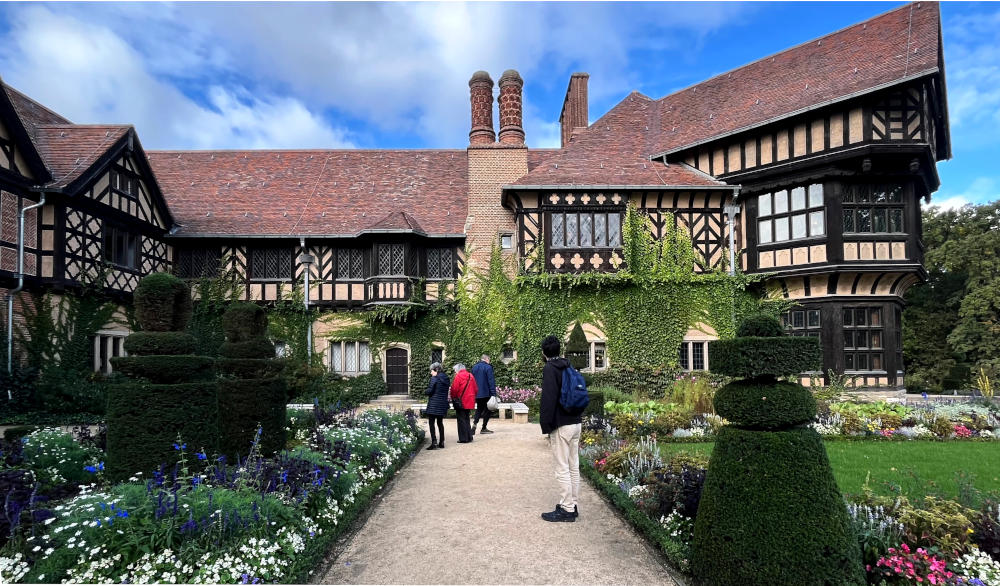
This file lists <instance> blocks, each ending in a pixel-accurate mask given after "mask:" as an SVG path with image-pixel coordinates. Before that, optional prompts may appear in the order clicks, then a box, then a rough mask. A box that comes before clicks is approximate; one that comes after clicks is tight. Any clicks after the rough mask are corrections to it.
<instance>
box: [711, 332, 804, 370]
mask: <svg viewBox="0 0 1000 586" xmlns="http://www.w3.org/2000/svg"><path fill="white" fill-rule="evenodd" d="M708 344H709V350H708V352H709V355H710V356H711V357H712V365H711V367H712V372H714V373H718V374H724V375H727V376H731V377H740V378H757V377H762V376H764V377H779V376H787V375H795V374H799V373H801V372H806V371H808V370H818V369H819V368H820V365H821V363H822V357H823V354H822V352H821V350H820V347H819V340H818V339H816V338H809V337H805V338H799V337H791V336H786V337H781V338H754V337H747V338H735V339H732V340H714V341H712V342H709V343H708Z"/></svg>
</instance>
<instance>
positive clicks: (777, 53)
mask: <svg viewBox="0 0 1000 586" xmlns="http://www.w3.org/2000/svg"><path fill="white" fill-rule="evenodd" d="M923 3H924V2H922V1H919V0H918V1H916V2H908V3H906V4H903V5H902V6H897V7H896V8H893V9H891V10H886V11H885V12H882V13H880V14H876V15H875V16H872V17H870V18H867V19H865V20H862V21H860V22H855V23H851V24H849V25H847V26H843V27H841V28H839V29H837V30H835V31H833V32H829V33H826V34H825V35H822V36H819V37H814V38H812V39H809V40H806V41H803V42H801V43H799V44H798V45H793V46H791V47H788V48H786V49H782V50H780V51H776V52H774V53H771V54H769V55H765V56H763V57H761V58H759V59H755V60H753V61H750V62H749V63H744V64H743V65H738V66H736V67H733V68H732V69H728V70H726V71H723V72H722V73H719V74H718V75H713V76H712V77H709V78H707V79H703V80H701V81H698V82H695V83H693V84H691V85H689V86H686V87H683V88H681V89H679V90H675V91H673V92H670V93H669V94H664V95H663V96H661V97H659V98H657V99H656V100H655V101H656V102H663V101H664V100H666V99H667V98H669V97H671V96H676V95H677V94H680V93H682V92H685V91H687V90H690V89H692V88H695V87H698V86H700V85H702V84H706V83H708V82H710V81H712V80H714V79H719V78H721V77H723V76H726V75H730V74H732V73H734V72H736V71H740V70H741V69H746V68H747V67H750V66H751V65H755V64H757V63H761V62H763V61H766V60H768V59H774V58H775V57H777V56H778V55H782V54H784V53H788V52H789V51H794V50H796V49H799V48H801V47H805V46H806V45H810V44H812V43H815V42H816V41H822V40H824V39H826V38H828V37H832V36H833V35H837V34H840V33H843V32H845V31H847V30H850V29H852V28H854V27H856V26H861V25H867V24H868V23H869V22H871V21H873V20H876V19H879V18H882V17H883V16H887V15H889V14H892V13H893V12H896V11H900V10H903V9H906V8H909V9H910V10H911V11H912V9H913V7H914V6H917V5H919V4H923ZM934 4H936V2H934ZM911 18H912V17H911Z"/></svg>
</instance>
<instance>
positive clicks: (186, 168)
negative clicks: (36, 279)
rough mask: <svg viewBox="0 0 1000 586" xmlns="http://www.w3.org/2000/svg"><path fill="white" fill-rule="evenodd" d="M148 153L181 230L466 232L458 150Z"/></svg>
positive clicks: (463, 169)
mask: <svg viewBox="0 0 1000 586" xmlns="http://www.w3.org/2000/svg"><path fill="white" fill-rule="evenodd" d="M147 156H148V158H149V162H150V165H151V166H152V168H153V172H154V173H155V175H156V179H157V181H158V182H159V184H160V187H161V189H162V191H163V195H164V197H165V199H166V201H167V205H169V206H170V210H171V211H172V212H173V215H174V218H175V219H176V221H177V223H178V224H179V225H180V230H179V232H178V234H179V235H197V234H204V235H228V234H232V235H250V234H259V235H269V236H276V235H293V236H297V235H310V234H315V235H320V234H325V235H352V234H357V233H359V232H361V231H364V230H369V229H376V230H379V229H395V230H422V231H423V232H425V233H427V234H431V235H435V234H437V235H443V234H462V233H463V232H464V227H465V217H466V215H467V210H468V196H467V193H468V170H467V169H468V168H467V165H468V163H467V157H466V152H465V150H350V151H341V150H312V151H183V152H177V151H149V152H148V153H147ZM402 212H405V214H403V213H402Z"/></svg>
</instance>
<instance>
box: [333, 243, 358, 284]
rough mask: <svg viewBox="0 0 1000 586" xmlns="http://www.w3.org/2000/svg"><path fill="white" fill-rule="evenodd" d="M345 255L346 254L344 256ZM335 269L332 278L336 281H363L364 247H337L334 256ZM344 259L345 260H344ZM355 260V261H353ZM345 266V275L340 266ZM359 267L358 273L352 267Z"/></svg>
mask: <svg viewBox="0 0 1000 586" xmlns="http://www.w3.org/2000/svg"><path fill="white" fill-rule="evenodd" d="M345 255H346V256H345ZM335 259H336V260H335V262H336V265H337V266H336V269H335V271H334V280H336V281H363V280H365V278H366V274H365V273H366V271H365V249H364V248H338V249H337V253H336V256H335ZM345 260H346V262H344V261H345ZM355 261H357V262H355ZM345 264H346V267H347V271H346V273H347V275H346V276H345V275H344V274H343V273H342V268H343V267H344V266H345ZM355 268H358V269H360V274H357V275H356V274H355V271H354V269H355Z"/></svg>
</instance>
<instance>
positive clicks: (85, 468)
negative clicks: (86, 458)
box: [83, 466, 97, 474]
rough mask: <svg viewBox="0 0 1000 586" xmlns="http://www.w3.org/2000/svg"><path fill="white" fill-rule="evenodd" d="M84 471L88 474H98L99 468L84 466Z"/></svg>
mask: <svg viewBox="0 0 1000 586" xmlns="http://www.w3.org/2000/svg"><path fill="white" fill-rule="evenodd" d="M83 469H84V470H86V471H87V472H90V473H91V474H97V468H95V467H93V466H84V467H83Z"/></svg>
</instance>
